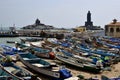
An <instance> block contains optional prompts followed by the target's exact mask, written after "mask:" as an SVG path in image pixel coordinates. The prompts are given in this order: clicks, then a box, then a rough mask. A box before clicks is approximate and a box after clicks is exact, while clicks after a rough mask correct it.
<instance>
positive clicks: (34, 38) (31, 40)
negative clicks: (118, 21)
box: [20, 37, 43, 42]
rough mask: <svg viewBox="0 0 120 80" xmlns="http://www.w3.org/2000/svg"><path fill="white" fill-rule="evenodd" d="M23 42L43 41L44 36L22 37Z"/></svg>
mask: <svg viewBox="0 0 120 80" xmlns="http://www.w3.org/2000/svg"><path fill="white" fill-rule="evenodd" d="M20 40H21V42H36V41H42V40H43V38H37V37H30V38H25V39H24V38H20Z"/></svg>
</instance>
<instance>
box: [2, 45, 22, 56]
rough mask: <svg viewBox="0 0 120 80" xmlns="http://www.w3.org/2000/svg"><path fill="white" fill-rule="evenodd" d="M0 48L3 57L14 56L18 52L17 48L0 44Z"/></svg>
mask: <svg viewBox="0 0 120 80" xmlns="http://www.w3.org/2000/svg"><path fill="white" fill-rule="evenodd" d="M0 47H1V48H2V52H3V55H14V54H16V52H20V50H18V49H17V48H14V47H11V46H7V45H4V44H0Z"/></svg>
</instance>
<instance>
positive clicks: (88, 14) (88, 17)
mask: <svg viewBox="0 0 120 80" xmlns="http://www.w3.org/2000/svg"><path fill="white" fill-rule="evenodd" d="M85 26H86V27H92V26H93V22H92V21H91V13H90V11H88V13H87V21H86V22H85Z"/></svg>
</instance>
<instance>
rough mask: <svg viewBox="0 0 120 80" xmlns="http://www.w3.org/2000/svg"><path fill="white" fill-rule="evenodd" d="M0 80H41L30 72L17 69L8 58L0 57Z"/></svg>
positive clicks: (20, 68)
mask: <svg viewBox="0 0 120 80" xmlns="http://www.w3.org/2000/svg"><path fill="white" fill-rule="evenodd" d="M0 59H1V60H0V80H33V79H35V80H41V79H40V78H38V77H36V76H34V75H33V74H32V73H31V72H29V71H27V70H26V69H24V68H22V67H18V66H17V65H15V64H14V63H13V62H11V59H10V58H9V57H4V56H2V55H0Z"/></svg>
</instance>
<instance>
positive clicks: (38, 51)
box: [16, 43, 55, 59]
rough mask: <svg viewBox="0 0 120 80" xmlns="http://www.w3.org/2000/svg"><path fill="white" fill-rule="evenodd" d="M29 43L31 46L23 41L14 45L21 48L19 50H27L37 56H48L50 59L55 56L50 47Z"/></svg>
mask: <svg viewBox="0 0 120 80" xmlns="http://www.w3.org/2000/svg"><path fill="white" fill-rule="evenodd" d="M30 45H31V46H27V45H25V44H24V43H16V46H17V47H19V48H21V50H27V51H29V52H31V53H32V54H34V55H36V56H38V57H42V58H50V59H54V58H55V55H54V52H52V49H50V48H43V47H37V46H35V45H34V46H33V45H32V44H31V43H30Z"/></svg>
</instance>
